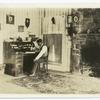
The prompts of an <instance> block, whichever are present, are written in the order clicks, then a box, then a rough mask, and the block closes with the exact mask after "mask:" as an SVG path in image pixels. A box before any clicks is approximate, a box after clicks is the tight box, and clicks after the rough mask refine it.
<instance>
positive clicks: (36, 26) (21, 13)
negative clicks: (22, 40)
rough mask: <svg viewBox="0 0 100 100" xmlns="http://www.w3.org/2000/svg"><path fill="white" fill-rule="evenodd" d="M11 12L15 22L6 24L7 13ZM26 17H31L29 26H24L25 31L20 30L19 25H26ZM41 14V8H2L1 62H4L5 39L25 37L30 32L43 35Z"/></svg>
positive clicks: (0, 9) (0, 14)
mask: <svg viewBox="0 0 100 100" xmlns="http://www.w3.org/2000/svg"><path fill="white" fill-rule="evenodd" d="M7 14H11V15H14V17H15V23H14V24H6V15H7ZM25 18H30V26H29V28H26V27H24V32H18V25H24V26H25ZM40 21H41V15H40V9H37V8H10V7H8V8H7V7H6V8H0V25H1V29H0V64H2V63H3V60H2V59H3V53H2V52H3V45H2V43H3V40H7V39H8V38H9V37H18V36H21V37H25V36H27V35H28V32H31V34H35V35H36V36H40V35H41V24H40V23H41V22H40Z"/></svg>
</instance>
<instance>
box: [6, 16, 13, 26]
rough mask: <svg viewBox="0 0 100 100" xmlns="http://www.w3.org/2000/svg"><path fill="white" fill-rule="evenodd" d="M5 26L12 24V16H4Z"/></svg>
mask: <svg viewBox="0 0 100 100" xmlns="http://www.w3.org/2000/svg"><path fill="white" fill-rule="evenodd" d="M6 24H14V15H6Z"/></svg>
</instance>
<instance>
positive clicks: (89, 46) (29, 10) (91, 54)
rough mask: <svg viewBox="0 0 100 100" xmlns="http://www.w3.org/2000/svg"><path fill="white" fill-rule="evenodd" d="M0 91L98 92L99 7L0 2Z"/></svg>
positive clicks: (46, 92)
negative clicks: (3, 3) (7, 4)
mask: <svg viewBox="0 0 100 100" xmlns="http://www.w3.org/2000/svg"><path fill="white" fill-rule="evenodd" d="M0 26H2V28H1V29H0V94H32V95H35V94H46V95H48V94H66V95H68V94H91V95H92V94H100V8H74V7H72V8H68V7H66V6H64V7H56V8H53V7H45V6H44V7H34V6H33V7H32V6H31V7H30V6H21V7H14V6H13V7H7V6H6V7H1V8H0Z"/></svg>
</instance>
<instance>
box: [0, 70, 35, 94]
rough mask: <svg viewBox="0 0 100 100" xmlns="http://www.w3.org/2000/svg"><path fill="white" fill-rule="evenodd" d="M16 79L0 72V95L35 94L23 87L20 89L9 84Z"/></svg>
mask: <svg viewBox="0 0 100 100" xmlns="http://www.w3.org/2000/svg"><path fill="white" fill-rule="evenodd" d="M14 78H16V77H13V76H10V75H6V74H4V73H3V70H0V94H6V93H7V94H8V93H11V94H13V93H17V94H26V93H27V94H35V93H36V91H34V90H33V89H28V88H25V87H20V86H18V85H16V84H13V83H11V80H12V79H14Z"/></svg>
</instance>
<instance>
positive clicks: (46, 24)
mask: <svg viewBox="0 0 100 100" xmlns="http://www.w3.org/2000/svg"><path fill="white" fill-rule="evenodd" d="M43 11H44V16H43V21H42V24H43V25H42V26H43V28H42V34H44V35H48V36H47V37H49V36H50V35H52V36H53V35H56V34H57V35H58V34H59V35H61V36H62V38H61V40H62V44H60V43H59V42H58V44H57V46H55V47H54V48H50V50H51V49H54V50H51V52H49V53H50V56H49V59H52V60H53V57H54V55H55V56H56V57H57V55H56V53H57V51H56V48H57V47H58V48H59V47H61V48H60V49H61V56H60V55H58V57H59V56H60V57H61V62H58V63H54V61H53V62H51V63H49V68H50V69H53V70H58V71H64V72H66V71H70V48H71V41H70V40H69V36H68V35H67V34H68V33H67V28H66V27H68V25H67V22H66V21H67V15H68V14H70V11H71V10H70V9H66V8H46V9H44V10H43ZM53 17H54V18H55V24H53V23H52V18H53ZM57 35H56V38H54V41H57V39H60V38H57V37H58V36H57ZM52 39H53V38H52ZM48 44H50V40H49V43H48ZM54 44H55V42H54V43H52V45H51V47H53V46H54ZM53 51H55V52H56V53H55V54H53V53H54V52H53ZM51 55H53V56H51ZM50 57H51V58H50Z"/></svg>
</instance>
